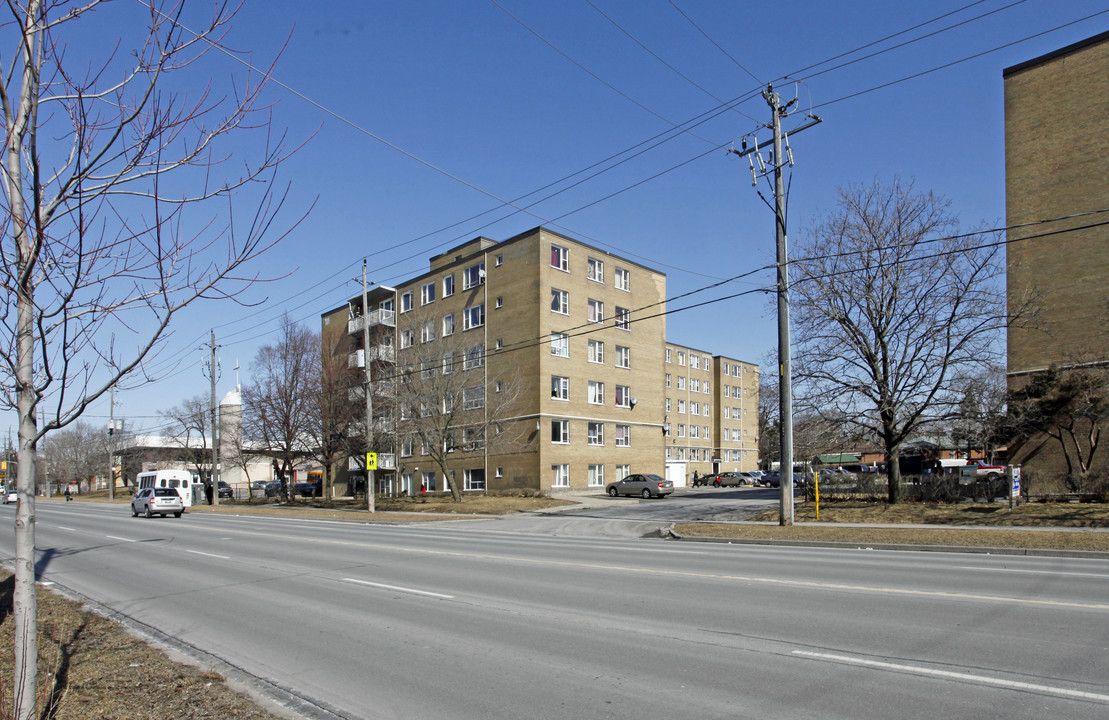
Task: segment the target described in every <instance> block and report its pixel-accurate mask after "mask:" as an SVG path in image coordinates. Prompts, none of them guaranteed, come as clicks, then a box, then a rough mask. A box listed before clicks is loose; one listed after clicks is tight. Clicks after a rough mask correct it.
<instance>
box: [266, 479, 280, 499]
mask: <svg viewBox="0 0 1109 720" xmlns="http://www.w3.org/2000/svg"><path fill="white" fill-rule="evenodd" d="M265 492H266V497H277V496H278V495H280V494H281V481H280V480H271V481H270V482H268V483H266V487H265Z"/></svg>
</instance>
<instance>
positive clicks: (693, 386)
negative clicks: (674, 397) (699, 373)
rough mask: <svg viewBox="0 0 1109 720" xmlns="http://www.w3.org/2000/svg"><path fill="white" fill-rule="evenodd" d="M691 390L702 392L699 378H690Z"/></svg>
mask: <svg viewBox="0 0 1109 720" xmlns="http://www.w3.org/2000/svg"><path fill="white" fill-rule="evenodd" d="M689 391H690V392H701V381H700V380H698V379H697V378H689Z"/></svg>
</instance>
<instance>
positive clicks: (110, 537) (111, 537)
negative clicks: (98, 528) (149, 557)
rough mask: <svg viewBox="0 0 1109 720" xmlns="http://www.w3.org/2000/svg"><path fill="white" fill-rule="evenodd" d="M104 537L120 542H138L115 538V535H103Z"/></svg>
mask: <svg viewBox="0 0 1109 720" xmlns="http://www.w3.org/2000/svg"><path fill="white" fill-rule="evenodd" d="M104 537H106V538H109V539H111V540H122V541H123V542H138V540H132V539H131V538H121V537H116V536H115V535H105V536H104Z"/></svg>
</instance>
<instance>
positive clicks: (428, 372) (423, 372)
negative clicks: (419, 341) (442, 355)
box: [420, 360, 437, 380]
mask: <svg viewBox="0 0 1109 720" xmlns="http://www.w3.org/2000/svg"><path fill="white" fill-rule="evenodd" d="M436 367H437V366H436V363H435V361H434V360H424V361H422V362H421V363H420V377H422V378H424V379H425V380H428V379H430V378H433V377H435V369H436Z"/></svg>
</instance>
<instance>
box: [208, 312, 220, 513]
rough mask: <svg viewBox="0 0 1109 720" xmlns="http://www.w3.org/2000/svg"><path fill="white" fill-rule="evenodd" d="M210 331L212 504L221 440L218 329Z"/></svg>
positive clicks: (216, 489)
mask: <svg viewBox="0 0 1109 720" xmlns="http://www.w3.org/2000/svg"><path fill="white" fill-rule="evenodd" d="M209 332H210V333H211V334H212V340H211V343H210V345H209V347H210V348H211V351H212V360H211V365H210V366H209V370H210V371H211V372H210V373H209V374H210V375H211V379H212V404H211V407H210V411H211V422H212V472H211V473H210V474H211V483H212V504H213V505H219V475H218V474H217V473H216V467H217V466H218V465H219V445H218V444H217V443H218V441H219V434H218V431H217V428H216V331H215V330H210V331H209Z"/></svg>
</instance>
